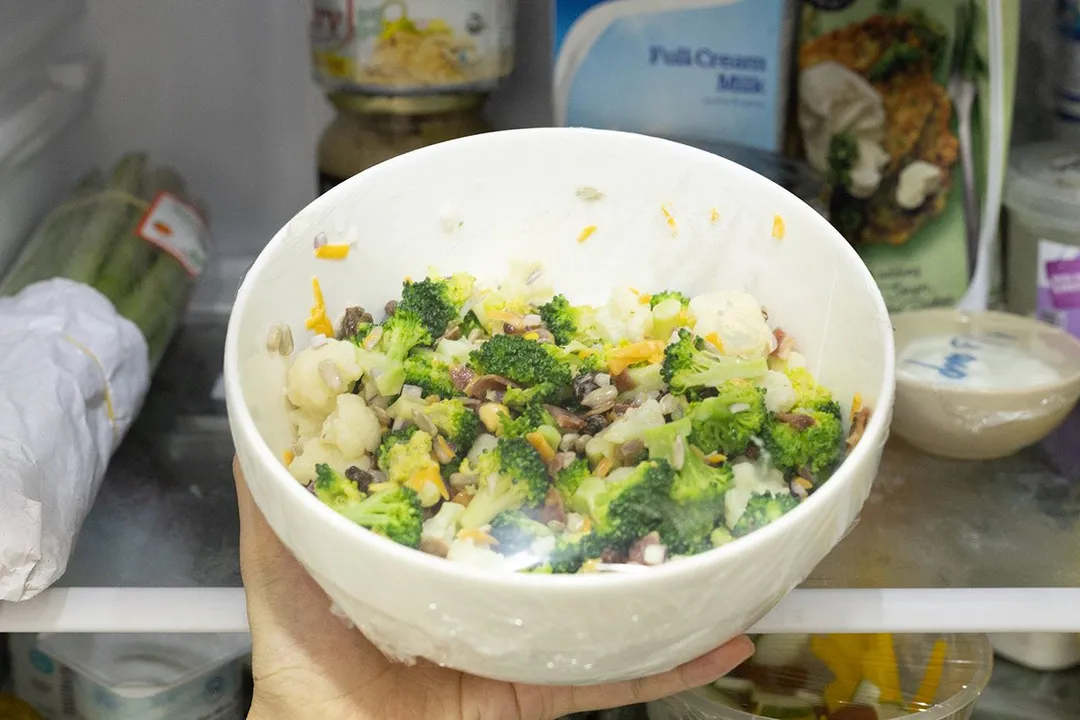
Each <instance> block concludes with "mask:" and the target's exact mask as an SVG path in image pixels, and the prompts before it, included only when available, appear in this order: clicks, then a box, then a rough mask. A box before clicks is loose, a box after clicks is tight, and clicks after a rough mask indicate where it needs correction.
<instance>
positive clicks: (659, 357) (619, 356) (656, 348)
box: [607, 340, 664, 375]
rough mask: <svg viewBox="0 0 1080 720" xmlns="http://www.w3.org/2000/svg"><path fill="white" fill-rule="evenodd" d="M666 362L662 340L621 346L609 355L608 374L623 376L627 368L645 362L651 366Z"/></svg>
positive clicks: (643, 341) (642, 341)
mask: <svg viewBox="0 0 1080 720" xmlns="http://www.w3.org/2000/svg"><path fill="white" fill-rule="evenodd" d="M663 361H664V343H663V341H661V340H641V341H640V342H636V343H629V344H627V345H620V346H619V347H617V348H615V349H614V350H612V351H611V352H609V353H608V356H607V362H608V372H609V373H611V374H612V375H621V374H622V373H623V371H624V370H626V368H628V367H630V366H631V365H636V364H637V363H639V362H645V363H648V364H650V365H654V364H656V363H660V362H663Z"/></svg>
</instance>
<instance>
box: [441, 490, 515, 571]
mask: <svg viewBox="0 0 1080 720" xmlns="http://www.w3.org/2000/svg"><path fill="white" fill-rule="evenodd" d="M447 504H451V503H447ZM446 559H447V560H452V561H454V562H462V563H468V564H469V565H473V566H474V567H481V568H487V569H489V570H514V569H516V568H514V566H513V565H511V564H510V563H509V562H508V561H507V558H506V557H504V556H502V555H500V554H499V553H497V552H495V551H494V550H492V549H491V548H488V547H484V546H481V545H477V544H476V543H474V542H473V541H472V539H471V538H466V539H464V540H462V539H458V540H454V541H453V542H452V543H450V551H449V552H448V553H447V554H446Z"/></svg>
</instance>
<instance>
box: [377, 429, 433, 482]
mask: <svg viewBox="0 0 1080 720" xmlns="http://www.w3.org/2000/svg"><path fill="white" fill-rule="evenodd" d="M431 441H432V437H431V436H430V435H428V434H427V433H426V432H424V431H423V430H417V431H416V432H414V433H413V434H412V435H411V436H410V437H409V440H408V442H404V443H403V442H398V443H396V444H394V445H392V446H391V447H390V448H389V449H388V450H387V451H386V468H385V470H384V471H385V472H386V479H387V480H389V481H390V482H392V483H396V484H398V485H404V484H405V483H406V482H408V481H409V479H410V478H411V477H413V476H414V475H416V474H417V473H423V472H431V470H433V469H434V470H435V473H436V475H437V474H438V470H439V463H438V462H436V460H435V458H434V457H432V455H431Z"/></svg>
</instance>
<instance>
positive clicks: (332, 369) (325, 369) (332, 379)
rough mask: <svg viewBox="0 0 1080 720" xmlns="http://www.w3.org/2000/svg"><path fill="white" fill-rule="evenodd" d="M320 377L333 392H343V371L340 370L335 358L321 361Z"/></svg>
mask: <svg viewBox="0 0 1080 720" xmlns="http://www.w3.org/2000/svg"><path fill="white" fill-rule="evenodd" d="M319 377H321V378H322V381H323V382H324V383H326V387H328V388H330V390H331V391H332V392H335V393H338V392H341V373H339V372H338V369H337V365H335V364H334V361H333V360H323V361H321V362H320V363H319Z"/></svg>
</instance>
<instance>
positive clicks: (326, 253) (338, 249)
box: [315, 243, 352, 260]
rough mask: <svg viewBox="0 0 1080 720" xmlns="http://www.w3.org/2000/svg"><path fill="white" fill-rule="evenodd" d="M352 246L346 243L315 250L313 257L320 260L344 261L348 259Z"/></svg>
mask: <svg viewBox="0 0 1080 720" xmlns="http://www.w3.org/2000/svg"><path fill="white" fill-rule="evenodd" d="M351 248H352V245H349V244H348V243H334V244H331V245H322V246H320V247H317V248H315V257H317V258H319V259H320V260H344V259H345V258H347V257H349V250H350V249H351Z"/></svg>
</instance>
